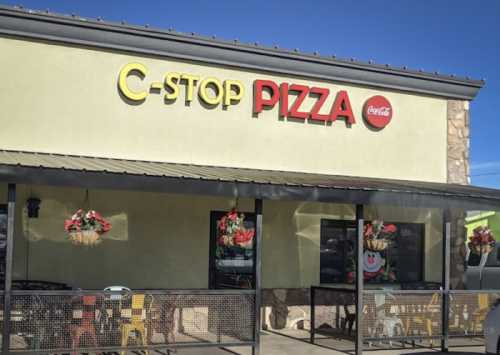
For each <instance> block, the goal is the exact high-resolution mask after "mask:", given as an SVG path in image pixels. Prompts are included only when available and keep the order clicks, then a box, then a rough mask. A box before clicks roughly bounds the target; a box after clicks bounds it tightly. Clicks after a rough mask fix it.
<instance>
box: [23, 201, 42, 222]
mask: <svg viewBox="0 0 500 355" xmlns="http://www.w3.org/2000/svg"><path fill="white" fill-rule="evenodd" d="M40 203H42V201H41V200H40V199H39V198H35V197H30V198H29V199H28V200H27V201H26V208H27V210H28V218H38V211H39V210H40Z"/></svg>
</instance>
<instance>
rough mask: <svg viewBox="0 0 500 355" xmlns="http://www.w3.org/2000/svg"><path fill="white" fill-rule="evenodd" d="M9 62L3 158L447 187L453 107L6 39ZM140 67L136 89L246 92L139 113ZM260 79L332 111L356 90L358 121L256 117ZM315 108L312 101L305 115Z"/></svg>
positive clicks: (150, 106)
mask: <svg viewBox="0 0 500 355" xmlns="http://www.w3.org/2000/svg"><path fill="white" fill-rule="evenodd" d="M0 52H1V53H2V65H1V66H0V77H1V79H2V80H0V107H1V108H2V115H1V117H2V130H0V149H13V150H27V151H40V152H49V153H64V154H80V155H90V156H103V157H113V158H126V159H141V160H154V161H167V162H180V163H195V164H206V165H221V166H234V167H246V168H260V169H271V170H287V171H302V172H313V173H328V174H338V175H351V176H369V177H385V178H396V179H410V180H422V181H437V182H446V177H447V171H446V157H447V152H446V149H447V147H446V144H447V139H446V136H447V123H446V109H447V102H446V100H445V99H440V98H433V97H427V96H422V95H410V94H408V93H402V92H396V91H385V90H379V89H375V88H368V87H357V86H352V85H345V84H341V83H333V82H327V81H324V82H321V81H312V80H307V79H304V78H295V77H285V76H278V75H274V74H272V73H264V72H262V73H258V72H252V71H247V70H236V69H234V68H227V67H217V66H209V65H202V64H200V63H193V62H181V61H176V60H175V61H174V60H171V59H167V58H153V57H139V56H135V55H131V54H126V53H119V52H110V51H102V50H96V49H89V48H83V47H82V48H80V47H72V46H64V45H59V44H49V43H42V42H34V41H27V40H19V39H12V38H0ZM131 62H139V63H142V64H144V65H146V67H147V68H148V69H149V73H148V75H147V76H146V78H145V79H144V81H143V82H141V81H140V80H139V78H138V77H130V78H129V80H128V81H129V83H130V85H131V86H132V87H133V88H138V87H139V86H140V87H142V86H144V87H149V85H150V84H151V83H152V82H161V81H162V80H163V77H164V75H165V73H166V72H172V71H176V72H180V73H189V74H193V75H199V76H201V77H202V78H205V77H209V76H210V77H216V78H218V79H219V80H221V81H222V80H226V79H231V80H240V81H241V82H243V83H244V86H245V89H246V94H245V95H244V97H243V99H242V100H241V101H240V102H239V103H238V104H236V105H232V106H229V107H228V108H227V109H224V108H223V107H222V105H219V106H216V107H211V108H209V107H206V105H203V104H202V103H201V102H200V100H199V98H198V96H197V95H196V91H195V96H194V100H193V101H192V102H191V103H190V105H187V104H186V103H185V100H184V98H185V91H184V85H181V91H180V96H179V98H178V99H177V101H175V102H168V103H166V102H165V101H164V93H165V90H162V91H160V92H154V90H153V91H152V92H150V93H149V95H148V97H147V98H146V100H145V101H144V102H143V103H139V104H131V103H129V102H126V100H124V99H123V98H122V97H121V96H120V94H119V91H118V88H117V80H118V73H119V72H120V70H121V68H122V67H123V66H124V65H126V64H128V63H131ZM255 79H268V80H274V81H276V82H277V83H278V84H279V83H281V82H289V83H296V84H305V85H308V86H320V87H326V88H329V89H330V91H331V92H332V94H331V95H330V98H329V99H328V101H327V102H326V103H325V106H324V108H323V111H322V113H328V111H329V110H330V107H331V106H332V102H333V99H334V96H335V95H334V94H335V93H337V92H338V91H339V90H341V89H343V90H347V91H348V93H349V97H350V100H351V103H352V107H353V110H354V114H355V117H356V120H357V122H356V124H354V125H352V126H351V127H346V124H345V123H344V121H343V120H339V121H336V122H334V123H333V124H317V123H310V122H307V121H306V122H304V121H300V120H286V119H285V120H283V119H280V118H279V115H278V110H279V108H278V105H276V107H275V108H273V109H271V110H265V111H264V112H262V113H261V114H259V115H258V116H257V117H256V116H255V115H254V114H253V107H252V83H253V81H254V80H255ZM380 94H382V95H384V96H386V97H387V98H388V99H389V100H390V102H391V104H392V107H393V111H394V115H393V119H392V122H391V123H390V124H389V125H388V126H387V127H386V128H384V129H383V130H380V131H374V130H372V129H370V128H368V127H367V126H366V124H365V123H364V121H363V118H362V115H361V112H362V106H363V104H364V102H365V101H366V100H367V99H368V98H369V97H371V96H373V95H380ZM291 102H293V99H292V98H290V103H291ZM314 102H315V99H313V98H311V97H310V98H308V99H307V100H306V102H305V103H304V108H305V109H308V108H310V107H311V106H312V105H313V103H314Z"/></svg>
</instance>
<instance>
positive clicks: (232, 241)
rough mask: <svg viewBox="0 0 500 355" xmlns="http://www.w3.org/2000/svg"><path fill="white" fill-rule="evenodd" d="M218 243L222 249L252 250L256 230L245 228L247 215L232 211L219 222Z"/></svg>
mask: <svg viewBox="0 0 500 355" xmlns="http://www.w3.org/2000/svg"><path fill="white" fill-rule="evenodd" d="M217 235H218V237H217V242H218V244H219V246H222V247H228V248H232V247H239V248H243V249H251V248H252V246H253V239H254V235H255V230H254V229H246V228H245V215H244V214H243V213H241V214H238V212H237V211H236V209H234V208H233V209H232V210H231V211H230V212H228V213H227V214H226V215H224V216H223V217H222V218H221V219H220V220H219V221H218V222H217Z"/></svg>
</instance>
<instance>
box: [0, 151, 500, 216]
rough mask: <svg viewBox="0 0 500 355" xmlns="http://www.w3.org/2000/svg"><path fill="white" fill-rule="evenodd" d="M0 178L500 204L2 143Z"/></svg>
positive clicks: (453, 191)
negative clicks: (7, 147)
mask: <svg viewBox="0 0 500 355" xmlns="http://www.w3.org/2000/svg"><path fill="white" fill-rule="evenodd" d="M0 180H1V181H4V182H11V183H23V184H39V185H60V186H80V187H84V188H111V189H113V188H114V189H130V190H144V191H163V192H174V193H192V194H206V195H230V196H236V195H237V196H240V197H255V198H264V199H295V200H305V201H324V202H348V203H364V204H368V203H388V204H394V203H396V204H402V205H408V206H428V207H441V208H446V207H457V208H464V209H469V210H472V209H478V210H486V209H492V210H495V209H497V210H500V190H496V189H489V188H482V187H476V186H470V185H468V186H467V185H457V184H445V183H432V182H422V181H405V180H393V179H377V178H365V177H352V176H339V175H325V174H310V173H301V172H290V171H275V170H259V169H244V168H229V167H220V166H202V165H194V164H178V163H166V162H153V161H138V160H124V159H110V158H97V157H88V156H75V155H62V154H49V153H37V152H21V151H9V150H0Z"/></svg>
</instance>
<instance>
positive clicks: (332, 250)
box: [320, 219, 425, 283]
mask: <svg viewBox="0 0 500 355" xmlns="http://www.w3.org/2000/svg"><path fill="white" fill-rule="evenodd" d="M386 224H394V225H395V226H396V232H395V233H394V236H393V238H392V240H391V241H390V242H389V243H388V246H387V248H386V249H385V250H382V251H369V250H365V252H364V262H365V267H364V269H365V270H364V271H365V282H367V283H386V282H395V283H408V282H420V281H423V256H424V239H425V238H424V234H425V229H424V224H422V223H394V222H391V223H389V222H386ZM320 233H321V242H320V248H321V249H320V282H321V283H349V282H353V281H354V272H355V243H356V222H355V221H343V220H327V219H323V220H321V231H320Z"/></svg>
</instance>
